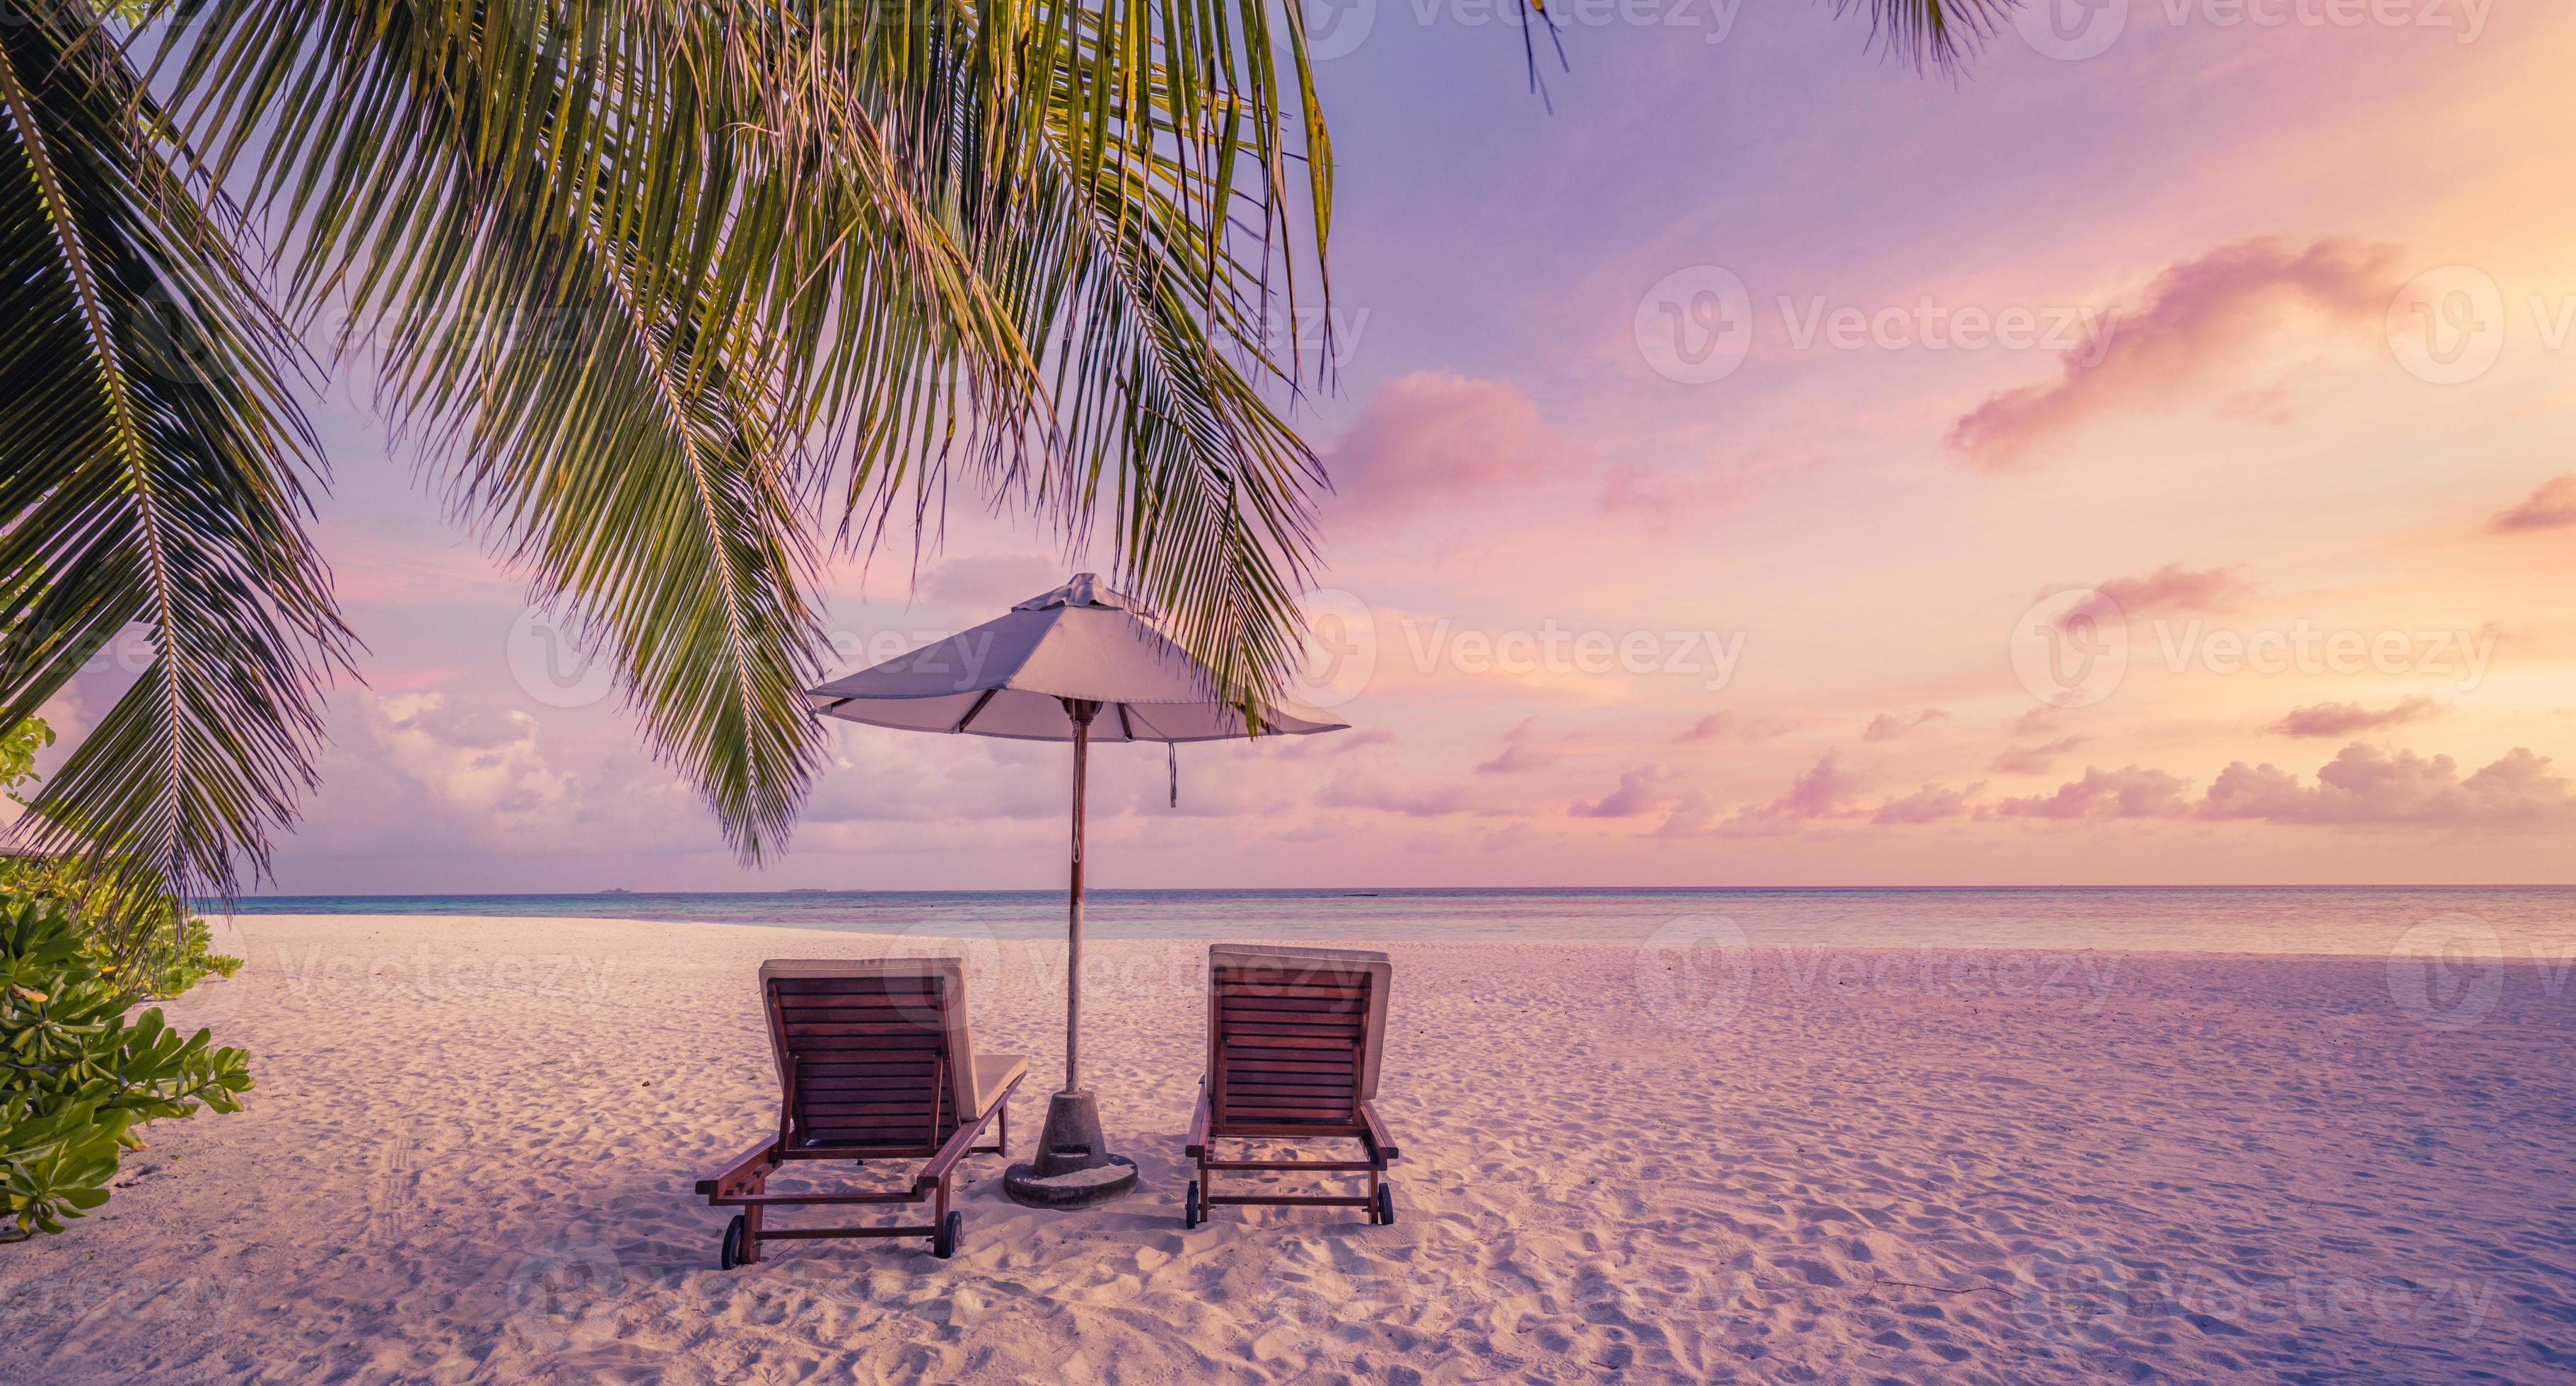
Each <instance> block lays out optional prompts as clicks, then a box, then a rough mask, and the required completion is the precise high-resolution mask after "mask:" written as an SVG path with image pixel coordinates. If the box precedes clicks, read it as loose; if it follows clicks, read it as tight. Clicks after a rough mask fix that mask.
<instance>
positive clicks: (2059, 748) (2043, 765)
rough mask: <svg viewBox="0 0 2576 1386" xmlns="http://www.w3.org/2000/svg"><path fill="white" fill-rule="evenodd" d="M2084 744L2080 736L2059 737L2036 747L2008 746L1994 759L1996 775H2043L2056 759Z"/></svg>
mask: <svg viewBox="0 0 2576 1386" xmlns="http://www.w3.org/2000/svg"><path fill="white" fill-rule="evenodd" d="M2083 744H2084V738H2083V737H2080V736H2061V737H2059V738H2057V739H2056V740H2055V741H2050V742H2046V743H2044V744H2042V745H2038V746H2008V747H2005V748H2004V751H2003V753H2002V754H2001V755H1998V756H1996V757H1995V766H1994V768H1995V773H1996V774H1998V775H2045V774H2047V773H2048V767H2050V766H2051V765H2054V764H2056V763H2057V758H2058V757H2059V756H2062V755H2064V754H2066V753H2067V752H2069V751H2071V750H2074V749H2075V748H2076V747H2078V746H2081V745H2083Z"/></svg>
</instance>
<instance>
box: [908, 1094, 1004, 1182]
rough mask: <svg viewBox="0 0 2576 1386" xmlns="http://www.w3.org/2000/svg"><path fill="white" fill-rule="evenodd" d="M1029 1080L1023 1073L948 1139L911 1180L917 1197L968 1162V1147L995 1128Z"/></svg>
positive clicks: (960, 1124)
mask: <svg viewBox="0 0 2576 1386" xmlns="http://www.w3.org/2000/svg"><path fill="white" fill-rule="evenodd" d="M1028 1076H1029V1075H1027V1074H1026V1073H1023V1074H1021V1075H1020V1076H1019V1077H1017V1078H1014V1079H1012V1080H1011V1085H1010V1086H1009V1087H1007V1088H1004V1089H1002V1095H1001V1096H1000V1097H997V1098H994V1099H993V1101H992V1102H991V1103H990V1104H989V1105H987V1106H986V1107H985V1108H984V1114H983V1115H982V1116H979V1117H977V1118H975V1119H974V1120H973V1121H961V1122H959V1123H957V1129H956V1131H955V1132H953V1133H951V1134H950V1135H949V1137H948V1142H947V1144H945V1145H942V1146H940V1147H939V1153H938V1154H936V1155H933V1156H931V1157H930V1163H929V1164H926V1165H923V1166H922V1167H921V1173H919V1174H916V1175H914V1176H913V1177H912V1191H913V1192H914V1193H919V1192H921V1191H922V1190H924V1189H927V1188H929V1187H930V1186H932V1185H933V1184H936V1183H938V1182H939V1181H940V1180H942V1179H945V1178H947V1177H948V1171H950V1170H952V1169H955V1168H956V1167H957V1162H958V1161H960V1160H963V1159H965V1158H966V1150H967V1147H968V1146H971V1145H973V1144H974V1143H975V1138H976V1137H977V1136H980V1135H982V1134H984V1128H985V1127H987V1126H990V1125H992V1124H993V1118H994V1117H997V1116H999V1115H1001V1113H1002V1108H1003V1107H1004V1106H1006V1105H1008V1104H1009V1103H1010V1100H1011V1094H1013V1093H1015V1092H1018V1091H1019V1090H1020V1084H1021V1083H1023V1082H1026V1081H1027V1080H1028Z"/></svg>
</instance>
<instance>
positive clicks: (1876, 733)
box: [1860, 707, 1950, 741]
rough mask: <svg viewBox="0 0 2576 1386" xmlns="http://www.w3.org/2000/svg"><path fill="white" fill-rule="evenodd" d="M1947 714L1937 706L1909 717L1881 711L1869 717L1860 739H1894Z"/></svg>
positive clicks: (1947, 714)
mask: <svg viewBox="0 0 2576 1386" xmlns="http://www.w3.org/2000/svg"><path fill="white" fill-rule="evenodd" d="M1949 715H1950V714H1949V712H1948V711H1947V710H1946V709H1943V708H1937V707H1927V708H1925V709H1923V710H1922V711H1921V712H1918V713H1916V714H1914V715H1913V716H1911V717H1900V716H1898V715H1896V714H1895V713H1893V712H1882V713H1880V714H1878V715H1877V716H1876V717H1873V718H1871V719H1869V726H1868V727H1867V728H1865V729H1863V730H1862V732H1861V734H1860V739H1861V740H1863V741H1894V740H1895V739H1897V738H1898V737H1900V736H1903V735H1905V734H1906V733H1907V732H1910V731H1913V730H1914V729H1915V728H1917V727H1922V726H1927V725H1929V724H1931V723H1934V722H1939V721H1943V720H1945V719H1947V718H1948V717H1949Z"/></svg>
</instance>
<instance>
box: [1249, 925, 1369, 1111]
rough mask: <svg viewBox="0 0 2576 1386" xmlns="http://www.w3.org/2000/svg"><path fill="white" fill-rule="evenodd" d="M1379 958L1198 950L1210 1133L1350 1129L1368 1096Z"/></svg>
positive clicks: (1330, 951) (1329, 952)
mask: <svg viewBox="0 0 2576 1386" xmlns="http://www.w3.org/2000/svg"><path fill="white" fill-rule="evenodd" d="M1393 972H1394V969H1393V967H1392V965H1391V964H1389V963H1388V962H1387V958H1386V954H1384V953H1367V952H1360V951H1358V950H1355V949H1339V948H1287V947H1253V946H1248V945H1243V944H1228V943H1221V944H1217V945H1215V946H1214V947H1211V948H1210V949H1208V1084H1209V1095H1210V1098H1211V1101H1212V1103H1213V1110H1212V1113H1211V1115H1212V1117H1213V1119H1214V1121H1215V1124H1216V1127H1217V1129H1219V1130H1223V1129H1226V1128H1229V1127H1245V1126H1268V1127H1296V1126H1301V1125H1317V1126H1350V1125H1353V1124H1356V1123H1357V1122H1358V1121H1359V1119H1360V1118H1359V1104H1360V1103H1362V1102H1365V1101H1368V1100H1369V1099H1371V1098H1374V1097H1376V1096H1377V1074H1378V1063H1379V1060H1380V1058H1381V1057H1382V1056H1383V1051H1384V1049H1385V1041H1386V992H1387V982H1388V979H1389V978H1390V977H1391V976H1392V975H1393Z"/></svg>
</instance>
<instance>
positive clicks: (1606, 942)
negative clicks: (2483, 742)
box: [203, 913, 2576, 974]
mask: <svg viewBox="0 0 2576 1386" xmlns="http://www.w3.org/2000/svg"><path fill="white" fill-rule="evenodd" d="M203 917H204V918H205V919H206V920H207V921H208V922H209V923H210V924H222V925H226V926H228V927H231V928H233V929H235V930H238V929H239V927H240V922H241V921H243V920H257V921H262V922H269V921H274V922H278V923H284V924H298V925H311V924H317V923H331V924H336V925H343V926H346V927H358V926H363V925H380V924H430V923H456V922H466V923H473V924H488V925H499V926H511V927H520V928H531V929H534V928H545V927H548V926H554V925H581V926H585V927H621V926H627V925H634V926H640V927H644V928H657V927H662V926H666V925H688V926H692V927H698V928H709V929H777V930H782V931H786V932H790V933H799V934H813V935H816V936H818V937H821V938H836V939H869V940H882V941H886V942H892V943H900V944H903V945H906V946H907V947H911V946H922V945H928V944H931V943H937V942H956V943H960V944H994V945H999V946H1002V947H1005V948H1021V947H1042V946H1045V945H1047V944H1050V943H1052V944H1054V945H1056V946H1058V947H1059V948H1060V947H1061V946H1062V945H1063V943H1064V936H1063V933H1062V932H1061V930H1059V931H1058V932H1057V933H1056V934H1054V935H1052V936H1049V935H1045V934H1022V933H1013V934H1007V935H1004V934H990V933H988V934H985V935H981V936H978V935H974V934H958V933H940V932H938V931H936V930H930V929H925V930H919V931H913V930H905V931H899V932H888V931H884V930H877V929H863V928H857V927H842V926H839V925H832V924H816V923H810V922H809V923H800V922H795V921H778V920H756V919H644V918H636V917H632V916H626V915H553V914H533V915H501V914H390V913H389V914H318V913H317V914H287V913H277V914H267V913H246V914H234V915H230V916H225V915H221V914H209V915H205V916H203ZM1103 943H1149V944H1198V945H1202V946H1203V945H1206V944H1211V943H1294V944H1300V945H1304V944H1313V945H1317V946H1323V947H1339V948H1373V949H1393V948H1405V947H1438V948H1482V949H1508V948H1579V949H1627V950H1632V951H1633V950H1637V949H1641V948H1649V947H1653V946H1655V944H1654V942H1653V940H1651V939H1605V938H1527V939H1510V938H1455V939H1450V938H1430V939H1421V938H1412V939H1398V938H1377V937H1371V936H1364V935H1357V934H1354V935H1349V936H1334V935H1309V934H1299V935H1296V936H1295V937H1293V938H1290V937H1282V936H1278V935H1265V934H1263V933H1261V932H1260V931H1258V930H1239V931H1236V932H1233V933H1214V932H1211V933H1206V934H1156V935H1152V936H1150V937H1140V936H1135V935H1120V934H1109V935H1103V934H1101V933H1099V932H1097V931H1096V930H1094V931H1089V932H1086V933H1085V934H1084V936H1083V946H1084V947H1085V948H1090V947H1093V946H1095V945H1098V944H1103ZM1680 946H1682V947H1685V948H1687V947H1689V946H1691V945H1690V944H1688V943H1684V944H1682V945H1680ZM1744 946H1745V947H1746V948H1747V949H1749V950H1750V951H1751V952H1752V953H1754V954H1755V955H1757V956H1759V955H1762V954H1769V953H1803V952H1818V951H1821V952H1827V953H1835V954H1840V953H1853V954H1861V955H1866V956H1872V957H1875V956H1878V955H1882V954H1884V955H1890V956H1903V955H1913V954H1922V953H1927V952H1928V953H1944V954H1946V953H1998V954H2028V955H2032V956H2037V957H2049V958H2054V957H2059V956H2068V957H2079V956H2082V955H2085V954H2093V955H2096V956H2100V955H2105V954H2108V955H2110V956H2115V957H2130V956H2136V957H2152V958H2157V959H2171V960H2176V961H2192V960H2199V961H2208V962H2223V961H2279V962H2320V963H2323V962H2348V963H2358V962H2373V963H2385V962H2387V961H2388V960H2389V959H2390V957H2391V956H2392V955H2391V953H2390V952H2388V951H2381V952H2369V953H2361V952H2355V953H2333V952H2325V953H2316V952H2310V953H2280V952H2268V951H2262V950H2255V949H2245V950H2230V949H2186V948H2157V947H2153V946H2145V945H2142V946H2137V947H2131V948H2105V947H2046V946H2034V945H2025V944H2011V943H1952V944H1910V943H1774V942H1765V941H1761V940H1756V939H1752V938H1749V937H1748V938H1747V939H1746V940H1745V943H1744ZM215 951H217V952H222V951H223V949H221V948H217V949H216V950H215ZM2495 961H2496V962H2498V963H2499V964H2500V965H2501V966H2504V967H2509V968H2526V969H2537V970H2539V971H2541V972H2542V973H2544V974H2547V973H2551V972H2553V971H2558V970H2569V971H2576V954H2571V955H2570V956H2569V957H2568V958H2566V959H2561V960H2555V961H2553V960H2548V959H2543V958H2539V957H2534V956H2520V955H2517V954H2515V953H2514V952H2511V951H2507V952H2505V953H2504V954H2503V955H2502V956H2501V957H2498V958H2497V959H2495Z"/></svg>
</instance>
